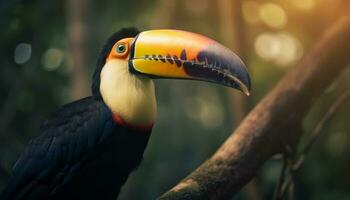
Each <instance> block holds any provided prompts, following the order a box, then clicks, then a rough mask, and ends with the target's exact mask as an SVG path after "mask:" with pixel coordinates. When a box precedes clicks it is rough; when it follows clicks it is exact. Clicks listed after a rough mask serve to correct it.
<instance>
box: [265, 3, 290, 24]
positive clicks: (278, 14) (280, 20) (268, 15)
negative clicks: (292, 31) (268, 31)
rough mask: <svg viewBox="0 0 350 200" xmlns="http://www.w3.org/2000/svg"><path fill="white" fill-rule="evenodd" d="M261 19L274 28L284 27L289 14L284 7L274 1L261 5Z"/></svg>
mask: <svg viewBox="0 0 350 200" xmlns="http://www.w3.org/2000/svg"><path fill="white" fill-rule="evenodd" d="M259 16H260V18H261V20H262V21H263V22H264V23H265V24H266V25H268V26H270V27H272V28H283V27H284V26H285V25H286V24H287V15H286V13H285V11H284V10H283V8H282V7H281V6H279V5H277V4H274V3H265V4H263V5H262V6H260V9H259Z"/></svg>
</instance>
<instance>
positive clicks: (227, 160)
mask: <svg viewBox="0 0 350 200" xmlns="http://www.w3.org/2000/svg"><path fill="white" fill-rule="evenodd" d="M349 33H350V17H349V16H348V17H342V18H340V19H339V20H338V21H337V22H336V23H335V24H334V25H333V26H332V27H330V28H329V29H328V30H327V31H326V33H325V34H324V35H323V36H322V38H321V39H320V40H319V41H318V42H317V44H316V45H315V46H314V47H313V48H312V49H311V50H310V52H309V53H308V54H307V55H306V56H304V58H303V59H302V60H301V61H300V62H299V64H298V65H297V66H296V67H295V68H293V69H292V70H290V72H288V73H287V74H286V75H285V76H284V77H283V78H282V79H281V80H280V81H279V83H278V84H277V85H276V87H275V88H274V89H273V90H272V91H271V92H269V93H268V95H267V96H266V97H265V98H264V99H263V100H262V101H261V102H260V103H259V104H258V105H257V106H256V107H255V108H254V109H253V110H252V111H251V112H250V113H249V115H248V116H247V117H246V118H245V119H244V121H243V122H242V123H241V124H240V126H239V127H238V128H237V129H236V131H234V133H233V134H232V135H231V136H230V137H229V138H228V139H227V140H226V141H225V143H224V144H223V145H222V146H221V147H220V148H219V149H218V150H217V152H216V153H215V154H214V155H213V156H212V157H211V158H210V159H209V160H207V161H205V162H204V163H203V164H202V165H201V166H199V167H198V168H197V169H196V170H195V171H194V172H192V173H191V174H190V175H189V176H188V177H187V178H185V179H184V180H183V181H181V182H180V183H179V184H178V185H176V186H175V187H174V188H172V189H171V190H170V191H168V192H167V193H165V194H164V195H163V196H161V197H160V199H162V200H174V199H182V200H183V199H229V198H231V197H232V196H234V195H235V194H236V193H237V192H238V191H239V190H240V189H241V188H242V187H243V186H244V185H245V184H247V183H248V182H249V180H251V179H252V178H253V177H254V176H255V175H256V173H257V171H258V170H259V168H260V167H261V166H262V165H263V164H264V162H265V161H266V160H268V159H270V158H271V157H272V156H273V155H275V154H277V153H281V152H283V151H284V149H285V146H286V145H290V146H292V147H295V146H296V144H297V142H298V140H299V138H300V133H301V122H302V120H303V117H304V115H305V114H306V112H307V111H308V110H309V109H310V107H311V105H312V104H313V103H314V101H315V100H316V98H317V97H319V95H320V94H321V93H322V92H323V91H324V90H325V89H326V88H327V87H328V86H329V85H330V84H331V83H332V82H333V81H334V79H336V77H337V75H338V74H339V73H340V72H341V71H342V70H343V69H344V68H345V67H346V65H347V64H348V63H349V52H350V34H349Z"/></svg>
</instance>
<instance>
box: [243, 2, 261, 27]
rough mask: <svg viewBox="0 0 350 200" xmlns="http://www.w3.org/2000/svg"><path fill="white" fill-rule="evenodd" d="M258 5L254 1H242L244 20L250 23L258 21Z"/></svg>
mask: <svg viewBox="0 0 350 200" xmlns="http://www.w3.org/2000/svg"><path fill="white" fill-rule="evenodd" d="M259 7H260V5H259V3H258V2H256V1H243V4H242V12H243V18H244V20H246V21H247V22H249V23H252V24H256V23H258V22H260V18H259Z"/></svg>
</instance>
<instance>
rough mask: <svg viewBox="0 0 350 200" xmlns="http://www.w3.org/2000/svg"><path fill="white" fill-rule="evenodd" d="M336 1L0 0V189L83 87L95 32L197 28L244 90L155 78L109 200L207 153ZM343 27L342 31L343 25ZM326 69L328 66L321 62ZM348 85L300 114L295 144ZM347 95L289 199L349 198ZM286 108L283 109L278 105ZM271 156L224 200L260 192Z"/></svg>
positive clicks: (344, 5) (341, 1)
mask: <svg viewBox="0 0 350 200" xmlns="http://www.w3.org/2000/svg"><path fill="white" fill-rule="evenodd" d="M349 4H350V3H349V1H347V0H148V1H146V0H114V1H112V0H104V1H92V0H65V1H58V0H56V1H46V0H12V1H9V0H3V1H0V15H1V17H0V26H1V27H2V28H1V31H0V46H1V48H0V66H1V67H0V92H1V93H0V94H1V95H0V190H2V189H3V188H4V187H5V185H6V183H7V181H8V178H9V176H10V172H11V168H12V165H13V164H14V162H15V160H16V158H17V157H18V156H19V154H20V152H21V151H22V150H23V148H24V147H25V145H26V144H27V143H28V141H29V139H30V138H31V137H33V136H35V135H37V134H38V128H39V126H40V123H41V122H42V121H43V120H44V119H45V118H46V117H48V115H49V114H50V113H52V112H53V111H54V110H55V109H57V108H58V107H59V106H61V105H63V104H65V103H68V102H70V101H73V100H76V99H78V98H81V97H84V96H87V95H90V84H91V78H90V77H91V75H92V72H93V70H94V67H95V63H96V62H97V57H98V54H99V51H100V49H101V47H102V45H103V43H104V42H105V40H106V39H107V38H108V37H109V36H110V35H111V34H112V33H113V32H115V31H117V30H118V29H120V28H122V27H128V26H135V27H138V28H139V29H141V30H147V29H155V28H175V29H183V30H188V31H192V32H198V33H201V34H203V35H207V36H209V37H211V38H214V39H215V40H218V41H220V42H221V43H223V44H224V45H226V46H228V47H229V48H231V49H232V50H234V51H235V52H237V53H238V54H239V55H240V56H241V57H242V59H243V60H244V61H245V63H246V64H247V66H248V68H249V71H250V73H251V77H252V95H251V97H249V98H248V97H244V96H243V94H241V93H239V92H237V91H233V90H231V89H227V88H224V87H220V86H216V85H212V84H207V83H202V82H201V83H199V82H195V81H191V82H188V81H186V82H183V81H176V80H161V81H156V89H157V98H158V109H159V111H158V120H157V122H156V124H155V128H154V130H153V134H152V136H151V140H150V143H149V145H148V147H147V149H146V152H145V155H144V161H143V163H142V164H141V166H140V167H139V169H138V170H137V171H136V172H134V173H133V174H132V175H131V177H130V178H129V180H128V181H127V184H126V185H125V186H124V187H123V189H122V192H121V195H120V197H119V199H123V200H125V199H140V200H142V199H155V198H156V197H157V196H159V195H161V194H162V193H164V192H165V191H167V190H168V189H170V188H171V187H172V186H173V185H175V184H176V183H177V182H178V181H179V180H181V179H182V178H184V177H185V176H186V175H187V174H189V173H190V172H191V171H192V170H194V169H195V168H196V167H197V166H198V165H199V164H200V163H202V162H203V161H204V160H206V159H207V158H208V157H209V156H211V155H212V154H213V153H214V151H215V150H216V149H217V148H218V147H219V146H220V144H221V143H222V142H223V141H224V140H225V138H227V137H228V135H229V134H230V133H231V132H232V130H233V129H234V128H235V127H236V126H237V124H238V123H239V122H240V120H241V119H242V118H243V117H244V116H245V114H246V113H247V112H248V111H249V110H250V109H251V108H252V107H253V106H254V105H255V104H256V103H257V102H258V101H259V100H260V99H261V98H262V97H263V96H264V95H265V94H266V93H267V92H268V91H269V90H270V89H271V88H272V87H273V86H274V85H275V83H276V82H277V81H278V80H279V78H280V77H281V76H282V75H283V74H285V73H286V71H288V70H289V69H290V68H293V66H294V65H295V63H296V62H298V60H299V59H300V58H301V57H302V56H303V55H304V54H305V53H307V51H308V49H309V48H310V46H311V45H313V44H314V43H315V42H317V39H318V38H319V36H320V35H321V34H322V32H323V31H324V30H327V29H328V28H329V27H330V26H331V24H332V23H333V22H334V21H335V19H336V18H338V17H339V16H341V15H345V14H347V13H348V12H349V10H350V9H349V8H350V7H349ZM349 34H350V33H349ZM329 67H332V66H329ZM349 85H350V70H347V71H345V72H344V73H342V75H341V77H340V78H339V79H338V80H337V81H336V83H335V84H333V85H332V86H331V87H330V88H329V89H328V90H327V91H326V92H325V94H324V95H322V97H321V98H320V99H319V100H318V101H317V103H316V104H315V105H314V106H313V108H312V110H311V112H310V113H309V114H308V115H307V117H306V119H305V120H304V133H305V134H304V138H303V140H302V141H301V142H304V141H306V140H307V139H308V137H309V136H310V132H311V131H312V129H313V128H314V126H315V124H317V122H318V121H319V120H320V118H321V117H322V115H323V114H324V113H325V111H326V110H327V108H328V107H329V106H330V105H331V104H332V102H333V101H334V100H335V99H336V98H337V97H338V96H339V94H340V93H341V92H342V91H343V89H344V88H345V87H349ZM349 111H350V103H349V102H347V103H346V104H344V106H343V108H342V109H341V110H340V111H339V112H338V113H337V114H336V116H335V117H334V118H333V120H332V121H331V122H330V123H329V124H327V126H326V128H325V129H324V130H323V131H324V132H326V133H327V134H325V135H324V136H323V137H322V138H320V140H318V141H317V143H316V144H315V145H314V146H313V149H312V151H311V152H310V154H309V155H308V157H307V159H306V161H305V164H304V165H303V166H302V168H301V170H300V171H299V172H298V174H297V176H296V188H295V190H296V197H297V199H350V171H349V169H350V156H349V152H350V131H349V130H350V123H349V117H350V116H349ZM287 114H288V113H287ZM280 167H281V162H280V161H277V160H272V161H270V162H268V163H267V164H265V166H264V167H263V168H262V170H261V171H260V173H259V175H258V177H257V178H256V179H254V180H253V181H252V182H251V183H250V184H248V185H247V186H246V187H245V188H244V189H243V190H242V192H241V193H240V194H239V195H238V196H237V197H235V199H247V200H257V199H270V198H271V196H272V194H273V190H274V187H275V184H276V181H277V180H278V177H279V173H280Z"/></svg>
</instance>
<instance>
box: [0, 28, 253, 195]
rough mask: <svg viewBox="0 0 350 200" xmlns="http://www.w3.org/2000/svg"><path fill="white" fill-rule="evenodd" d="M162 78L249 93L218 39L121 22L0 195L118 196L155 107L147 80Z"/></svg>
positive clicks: (239, 66) (240, 69) (242, 71)
mask: <svg viewBox="0 0 350 200" xmlns="http://www.w3.org/2000/svg"><path fill="white" fill-rule="evenodd" d="M163 78H170V79H189V80H200V81H208V82H213V83H217V84H221V85H224V86H228V87H231V88H235V89H238V90H240V91H242V92H243V93H245V94H246V95H249V92H250V77H249V74H248V71H247V69H246V67H245V65H244V63H243V62H242V61H241V59H240V58H239V57H238V56H237V55H236V54H234V53H233V52H232V51H231V50H229V49H228V48H226V47H224V46H223V45H221V44H219V43H218V42H216V41H214V40H212V39H209V38H208V37H205V36H202V35H200V34H196V33H192V32H187V31H181V30H170V29H161V30H148V31H143V32H140V31H138V30H137V29H136V28H123V29H121V30H120V31H118V32H116V33H115V34H113V35H112V36H111V37H110V38H109V39H108V40H107V42H106V44H105V45H104V47H103V48H102V51H101V53H100V56H99V58H98V62H97V67H96V70H95V73H94V75H93V79H92V87H91V89H92V95H91V96H89V97H86V98H83V99H80V100H77V101H74V102H72V103H69V104H66V105H64V106H62V107H61V108H59V109H58V110H57V111H56V112H54V113H53V114H52V115H51V116H50V117H49V118H48V119H47V120H46V121H44V122H43V124H42V126H41V127H40V135H39V136H37V137H36V138H34V139H32V140H31V141H30V142H29V144H28V146H27V147H26V148H25V150H24V151H23V152H22V154H21V155H20V157H19V158H18V160H17V161H16V162H15V164H14V166H13V172H12V176H11V178H10V181H9V184H8V185H7V187H6V188H5V190H4V191H3V193H2V196H1V199H4V200H5V199H11V200H12V199H20V200H22V199H26V200H27V199H29V200H34V199H35V200H37V199H50V200H51V199H55V200H58V199H60V200H62V199H104V200H110V199H116V198H117V196H118V194H119V192H120V189H121V187H122V185H123V184H124V183H125V181H126V180H127V178H128V176H129V174H130V173H131V172H132V171H133V170H134V169H135V168H137V166H138V165H139V164H140V162H141V160H142V157H143V152H144V150H145V147H146V145H147V142H148V140H149V138H150V134H151V131H152V127H153V125H154V123H155V120H156V113H157V104H156V95H155V87H154V82H153V79H163Z"/></svg>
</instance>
